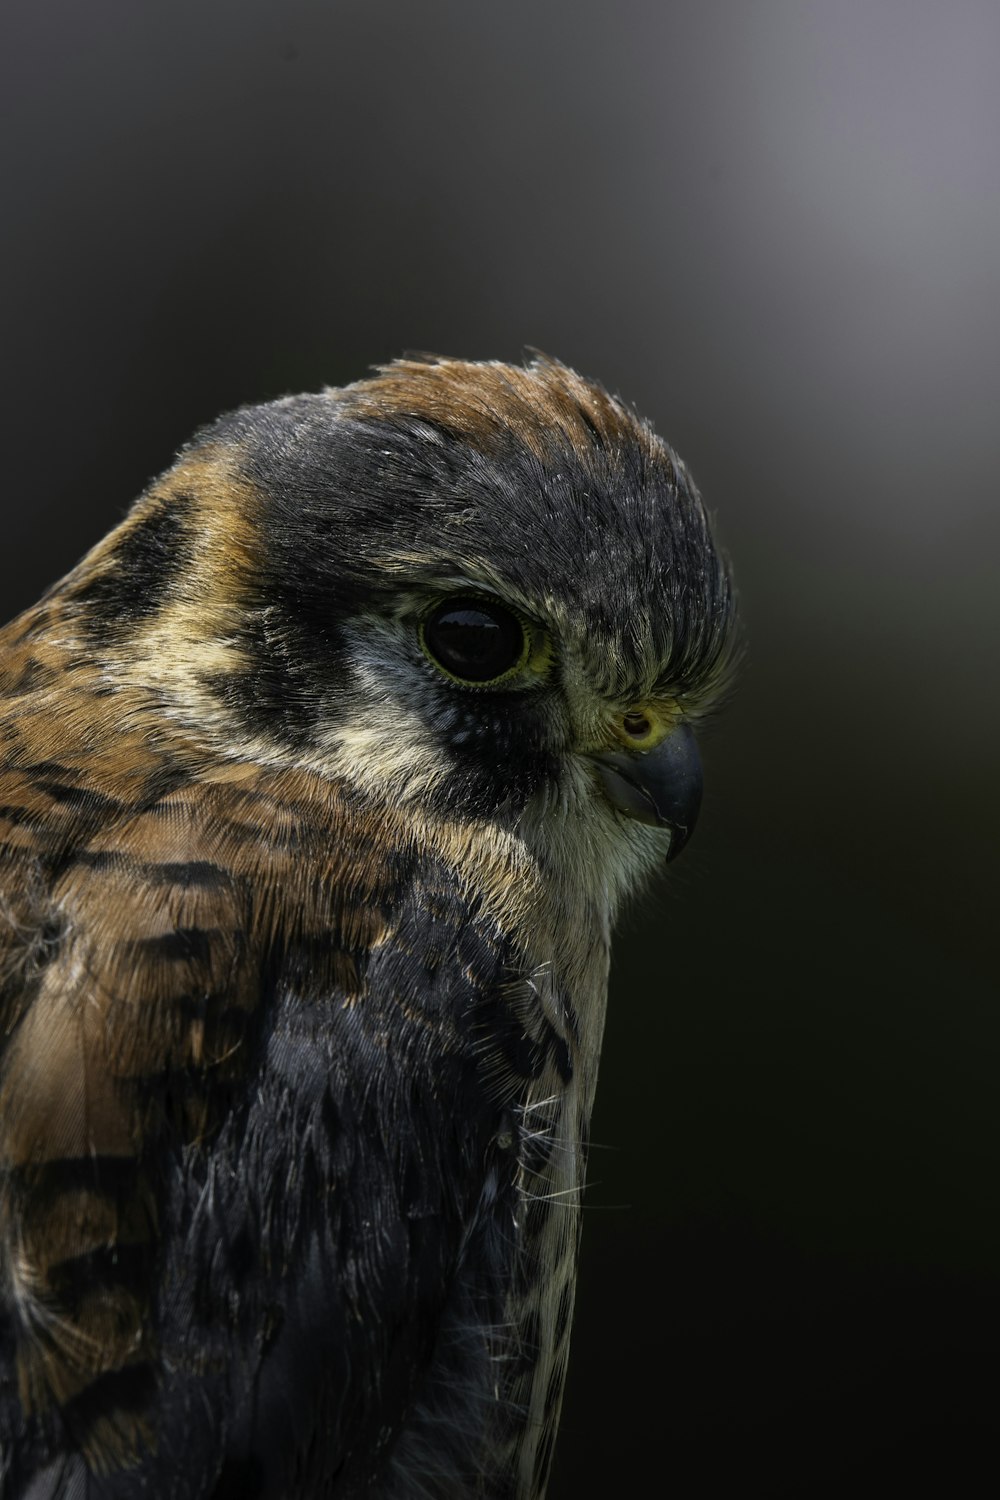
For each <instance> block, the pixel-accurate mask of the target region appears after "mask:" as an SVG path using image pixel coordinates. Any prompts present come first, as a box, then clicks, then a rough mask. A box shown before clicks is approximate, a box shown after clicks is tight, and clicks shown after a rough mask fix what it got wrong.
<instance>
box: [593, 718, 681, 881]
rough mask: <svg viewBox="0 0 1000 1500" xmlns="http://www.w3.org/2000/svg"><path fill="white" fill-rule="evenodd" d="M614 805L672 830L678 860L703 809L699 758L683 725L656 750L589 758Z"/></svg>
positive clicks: (672, 851) (612, 752) (672, 853)
mask: <svg viewBox="0 0 1000 1500" xmlns="http://www.w3.org/2000/svg"><path fill="white" fill-rule="evenodd" d="M589 759H590V760H592V761H593V763H594V765H595V766H596V767H597V772H598V775H599V776H600V778H601V784H602V786H603V787H604V792H605V795H606V796H607V798H608V801H609V802H610V803H611V805H612V806H613V807H616V808H617V809H618V811H619V812H622V813H624V814H625V815H626V817H629V818H636V819H637V820H638V821H639V822H640V823H651V824H653V825H654V826H655V827H657V828H669V829H670V834H671V837H670V853H669V854H668V855H667V859H668V860H670V859H674V858H676V856H677V855H678V854H680V852H681V850H682V849H683V848H684V845H685V844H686V843H687V841H688V839H689V838H690V837H691V834H692V833H693V831H694V825H695V822H696V821H697V818H698V808H699V807H700V806H701V756H700V755H699V754H698V744H697V741H696V740H695V737H694V731H693V730H692V728H691V726H690V725H689V724H681V725H680V726H679V727H678V728H677V729H675V730H674V731H673V733H672V734H668V735H667V737H666V739H665V740H661V741H660V743H659V744H658V745H657V746H656V747H655V748H654V749H652V750H632V751H629V750H601V751H598V752H597V753H596V754H594V755H591V756H589Z"/></svg>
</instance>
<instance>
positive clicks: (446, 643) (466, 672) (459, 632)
mask: <svg viewBox="0 0 1000 1500" xmlns="http://www.w3.org/2000/svg"><path fill="white" fill-rule="evenodd" d="M422 634H423V643H424V649H425V650H426V652H427V654H428V656H430V658H431V660H432V661H434V662H436V663H437V665H438V666H439V667H443V668H444V670H445V671H446V672H448V673H449V674H450V675H451V676H452V677H457V678H458V679H459V681H460V682H477V683H480V682H495V681H496V679H497V678H498V677H504V676H506V674H507V673H508V672H510V671H511V670H512V669H513V668H514V667H516V666H518V665H519V664H520V663H521V662H522V661H523V660H524V656H525V648H526V645H527V641H526V639H525V634H524V627H523V626H522V624H521V622H520V620H519V619H518V618H517V616H516V615H512V614H511V612H510V610H509V609H504V608H503V606H502V605H500V604H494V603H492V601H490V602H487V601H486V600H485V599H446V600H445V601H444V602H443V603H441V604H439V605H438V606H437V608H436V609H435V610H434V611H433V612H432V613H431V614H429V615H428V616H427V618H426V620H425V621H424V624H423V630H422Z"/></svg>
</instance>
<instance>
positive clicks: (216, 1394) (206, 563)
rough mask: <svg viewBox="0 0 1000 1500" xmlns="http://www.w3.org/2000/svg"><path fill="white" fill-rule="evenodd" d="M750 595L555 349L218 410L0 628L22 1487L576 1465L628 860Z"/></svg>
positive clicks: (438, 1490) (14, 1342)
mask: <svg viewBox="0 0 1000 1500" xmlns="http://www.w3.org/2000/svg"><path fill="white" fill-rule="evenodd" d="M735 639H736V626H735V610H734V603H733V590H732V586H731V582H730V577H729V572H728V568H727V565H726V563H725V561H724V559H723V558H722V557H721V555H720V552H719V551H718V549H717V547H716V546H715V544H714V542H713V539H712V536H711V532H710V527H709V523H708V520H707V517H706V513H705V510H704V508H703V505H702V502H701V500H700V499H699V496H698V493H697V491H696V489H695V488H694V486H693V484H692V482H691V480H690V478H689V477H688V475H687V473H686V471H685V469H684V467H683V465H682V464H681V463H680V461H679V460H678V459H677V457H676V456H675V455H674V454H673V452H672V451H671V449H670V448H669V447H667V446H666V445H665V444H664V443H663V442H662V441H661V440H660V439H659V438H658V437H657V436H656V435H655V433H654V432H653V431H652V429H651V428H650V427H649V425H648V424H646V423H645V422H644V421H642V420H640V419H639V418H638V417H637V416H636V415H635V414H634V413H633V412H632V411H631V410H630V409H629V408H628V407H626V406H625V405H623V404H622V403H621V402H620V401H619V400H618V399H616V398H613V397H612V396H610V395H609V394H607V393H606V392H605V390H603V389H602V388H601V387H600V386H599V385H596V384H594V383H591V382H589V381H587V380H584V379H582V378H581V377H580V376H578V375H577V374H575V373H574V372H573V371H572V370H570V369H569V368H567V367H566V366H564V365H562V364H559V363H557V362H556V361H554V360H550V359H548V358H544V357H537V358H534V359H533V360H532V361H531V362H530V363H528V364H527V365H525V366H524V367H520V366H511V365H507V364H502V363H498V362H484V363H470V362H464V361H459V360H449V359H440V360H439V359H432V358H426V359H424V358H414V359H408V360H402V361H397V362H395V363H393V364H391V365H388V366H385V367H383V368H380V370H379V371H378V372H377V373H375V374H374V375H373V376H372V377H370V378H368V379H365V380H362V381H360V382H358V383H356V384H354V385H349V386H347V387H345V388H343V389H337V390H327V391H325V392H323V393H322V394H319V395H304V396H296V397H289V398H286V399H284V400H279V401H276V402H273V403H271V404H268V405H263V406H257V407H248V408H246V409H243V410H240V411H237V412H236V413H235V414H232V415H230V416H226V417H223V418H222V419H221V420H219V421H218V422H216V423H215V424H214V425H213V426H210V427H208V428H207V429H206V430H204V431H203V432H202V433H200V434H199V435H198V436H197V437H196V438H195V440H194V441H193V442H192V443H191V444H190V446H188V447H187V448H186V449H184V450H183V451H182V452H181V454H180V456H179V458H178V459H177V461H176V463H175V464H174V466H173V467H172V468H171V469H170V470H169V471H168V472H167V473H166V474H165V475H164V476H162V477H161V478H160V479H159V480H157V481H156V482H155V483H154V484H153V485H152V486H151V488H150V489H149V490H148V491H147V493H146V494H144V495H143V496H142V497H141V498H140V499H139V501H138V502H137V503H136V505H135V506H134V508H133V509H132V510H131V512H130V513H129V514H128V515H127V517H126V519H125V520H124V521H123V522H122V523H121V524H120V525H119V526H118V527H116V528H115V529H114V530H113V531H112V532H111V533H110V535H109V536H108V537H106V538H105V539H104V540H103V541H102V542H100V543H99V544H98V545H97V546H96V547H95V548H94V550H93V551H92V552H91V553H90V554H89V555H88V556H87V557H85V558H84V560H83V561H82V562H81V563H80V564H79V565H78V566H77V567H76V568H75V569H74V570H73V571H72V572H71V573H70V574H69V575H68V576H67V577H66V578H64V579H63V580H62V581H61V582H60V583H58V584H57V585H55V587H53V588H52V589H50V591H49V592H48V593H47V594H46V595H45V596H44V597H43V598H42V600H41V601H40V602H39V603H38V604H37V605H36V606H34V607H33V608H31V609H29V610H28V611H27V612H26V613H25V614H23V615H21V616H20V617H19V618H18V619H16V620H15V621H14V622H13V623H12V624H10V625H9V626H7V627H6V629H5V630H4V631H3V632H2V633H0V1491H2V1493H3V1495H4V1496H5V1497H12V1500H13V1497H17V1500H20V1497H27V1500H131V1497H139V1496H143V1497H150V1496H155V1497H157V1500H161V1497H166V1500H203V1497H206V1500H207V1497H212V1500H235V1497H240V1500H298V1497H303V1500H304V1497H320V1496H322V1497H331V1500H358V1497H373V1500H375V1497H377V1500H416V1497H428V1500H430V1497H435V1500H449V1497H460V1496H461V1497H468V1496H479V1497H490V1500H540V1497H541V1496H542V1495H543V1494H544V1491H545V1486H546V1482H547V1477H548V1472H549V1467H550V1460H551V1457H552V1449H553V1443H554V1439H555V1433H556V1428H557V1423H558V1417H559V1409H560V1404H561V1400H562V1390H563V1381H564V1375H565V1370H566V1360H567V1349H568V1340H569V1333H570V1324H571V1320H572V1311H573V1297H574V1283H575V1275H576V1260H577V1247H578V1231H579V1219H580V1215H579V1197H580V1192H581V1188H582V1184H583V1176H584V1167H585V1162H586V1156H587V1132H588V1119H589V1116H590V1112H591V1105H592V1101H593V1097H594V1085H595V1078H596V1073H597V1065H598V1054H599V1050H600V1044H601V1033H602V1028H603V1024H604V1011H605V996H606V986H607V974H608V954H609V943H610V938H611V930H612V925H613V922H614V919H615V915H616V913H617V912H618V910H619V908H620V906H621V903H622V901H623V899H624V898H625V897H626V896H628V895H629V893H630V892H632V891H633V890H635V889H636V887H637V886H638V885H640V884H641V883H642V882H643V881H644V880H645V879H646V877H647V876H648V875H650V874H651V873H652V872H653V871H654V870H657V869H658V868H660V867H661V866H662V865H663V863H664V861H665V860H667V859H668V858H670V857H672V856H673V855H674V854H676V853H677V851H678V850H679V849H680V848H681V846H682V845H683V844H684V842H685V840H686V839H687V838H688V836H689V834H690V832H691V829H692V826H693V824H694V820H695V815H696V813H697V810H698V802H699V797H700V786H701V783H700V768H699V760H698V751H697V747H696V740H695V730H696V727H697V725H698V722H699V719H700V718H701V717H702V716H703V715H704V714H705V712H706V711H707V710H708V709H709V708H710V707H711V706H712V704H713V702H714V701H715V700H716V699H717V698H718V696H719V694H720V692H721V690H722V688H723V686H724V684H725V681H726V678H727V675H728V674H729V670H730V667H731V665H732V661H733V657H734V641H735Z"/></svg>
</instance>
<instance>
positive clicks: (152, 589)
mask: <svg viewBox="0 0 1000 1500" xmlns="http://www.w3.org/2000/svg"><path fill="white" fill-rule="evenodd" d="M193 509H194V502H193V500H192V499H191V497H190V496H188V495H172V496H171V497H170V499H169V501H167V502H165V503H164V504H161V505H159V506H157V507H156V508H155V509H152V510H150V512H149V513H148V515H146V516H144V517H143V518H142V519H141V520H139V521H136V522H135V523H134V524H133V525H132V526H131V527H130V528H129V529H128V530H127V531H126V532H125V534H124V535H123V536H122V537H121V539H120V541H119V542H118V545H117V547H116V548H115V553H114V559H113V561H112V562H111V563H110V564H109V566H108V568H107V569H106V570H105V571H104V572H102V573H97V574H95V575H93V576H92V577H90V578H89V579H87V581H86V582H85V583H83V584H81V585H80V587H79V588H78V589H77V590H76V598H77V599H78V600H79V601H80V602H81V603H83V604H84V605H85V606H86V608H87V624H88V628H89V630H90V633H91V634H92V635H93V636H94V637H95V638H96V639H98V640H101V639H109V638H113V637H116V636H118V635H119V634H121V633H122V632H123V631H124V630H126V629H128V627H130V626H132V625H134V624H136V623H137V622H139V621H141V620H148V619H149V618H151V617H152V616H153V615H155V614H156V612H157V610H158V609H159V608H160V607H161V605H162V604H163V603H164V602H165V600H166V599H167V597H168V596H169V594H170V591H171V589H172V587H173V585H174V583H175V581H176V580H177V579H178V578H179V577H181V576H182V575H183V574H184V572H185V571H186V570H187V568H188V567H189V566H190V564H191V560H192V556H193V547H194V528H193V527H192V525H191V515H192V512H193Z"/></svg>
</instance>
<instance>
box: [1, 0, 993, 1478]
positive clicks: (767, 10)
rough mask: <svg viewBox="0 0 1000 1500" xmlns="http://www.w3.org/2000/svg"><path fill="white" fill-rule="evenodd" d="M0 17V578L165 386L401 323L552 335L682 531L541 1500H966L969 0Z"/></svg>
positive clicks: (985, 909) (169, 439) (974, 927)
mask: <svg viewBox="0 0 1000 1500" xmlns="http://www.w3.org/2000/svg"><path fill="white" fill-rule="evenodd" d="M3 28H4V32H5V35H4V37H3V39H2V45H0V56H2V70H3V77H2V79H0V97H2V99H3V111H4V115H5V121H4V126H3V131H2V135H0V150H2V154H3V183H4V219H5V234H4V236H3V249H2V255H3V295H2V315H3V329H2V333H0V338H2V343H3V351H4V358H3V380H4V383H5V390H4V398H3V409H4V412H5V414H6V417H7V433H6V439H5V453H6V467H7V477H6V498H5V509H4V527H3V533H2V535H3V543H2V548H3V553H2V558H0V573H2V577H0V587H2V600H3V606H4V613H5V614H13V613H15V612H16V611H17V610H18V609H19V608H20V607H22V606H23V605H25V604H27V603H28V602H29V601H30V600H32V599H33V598H34V597H35V596H36V594H37V593H38V592H39V590H40V589H41V588H42V587H43V586H44V585H45V584H47V583H48V582H50V581H52V580H53V579H54V578H56V577H57V576H58V575H59V574H60V573H62V572H63V571H65V570H66V569H67V568H68V567H69V566H70V564H71V563H73V562H74V560H75V559H76V558H77V557H78V556H79V555H80V554H81V553H82V552H83V551H85V550H86V549H87V548H88V547H89V546H90V545H91V544H92V543H93V542H94V541H96V539H97V538H98V537H99V536H100V535H101V534H102V533H103V532H104V530H105V529H106V528H107V527H108V526H109V525H110V524H111V523H113V522H114V521H115V520H116V519H117V518H118V517H119V516H120V515H121V514H122V512H123V510H124V509H125V507H126V506H127V504H128V503H129V501H130V500H131V498H132V497H134V496H135V495H136V494H137V493H138V491H139V490H140V489H141V488H142V487H143V485H144V484H145V482H146V481H147V479H148V478H149V477H150V476H151V475H153V474H154V473H156V472H157V471H158V470H160V469H161V468H163V467H164V466H165V465H166V464H167V463H168V462H169V461H170V459H171V456H172V454H173V452H174V450H175V448H176V447H177V445H178V444H179V443H181V442H182V441H183V440H184V439H185V438H186V437H187V436H188V435H189V434H190V433H191V431H192V430H193V429H194V428H195V427H196V426H197V425H198V424H200V423H202V422H204V421H207V420H208V419H210V418H211V417H213V416H214V415H215V414H216V413H217V412H219V411H221V410H223V409H225V408H227V407H231V406H234V405H236V404H238V403H240V402H244V401H249V400H257V399H262V398H265V397H269V396H273V395H278V394H281V393H284V392H286V391H297V390H308V389H316V388H318V387H320V386H321V385H323V384H326V383H329V384H338V383H341V382H343V381H347V380H350V379H353V378H356V377H357V376H359V375H361V374H362V373H363V372H364V371H365V369H366V367H367V366H368V365H370V364H371V363H372V362H375V361H378V360H383V359H386V358H388V357H390V356H392V355H394V354H397V353H399V352H401V351H403V350H406V349H433V350H437V351H440V352H443V353H449V354H461V355H466V356H477V357H488V356H492V357H497V356H498V357H504V358H512V359H516V358H518V357H519V356H520V353H521V351H522V349H523V347H524V346H525V345H535V346H538V347H541V348H543V349H545V350H547V351H549V352H551V353H553V354H557V355H559V356H560V357H561V358H562V359H564V360H566V361H567V362H569V363H572V364H574V365H576V366H577V367H579V368H580V369H581V370H583V371H584V372H586V373H588V374H591V375H595V376H597V377H599V378H600V379H601V380H603V381H604V382H605V383H606V384H607V385H609V386H610V387H611V388H612V389H614V390H617V391H619V392H620V393H621V394H623V395H624V396H626V397H627V398H628V399H629V400H631V401H633V402H634V403H635V404H636V405H637V406H638V407H639V409H640V410H641V411H643V412H644V413H645V414H647V415H649V416H650V417H651V418H652V419H653V421H654V422H655V423H656V425H657V427H658V428H659V430H660V431H661V432H662V433H663V435H664V436H666V437H667V438H668V439H669V440H670V441H671V442H672V443H674V444H675V445H676V446H677V448H678V449H679V450H680V452H681V453H682V454H683V455H684V457H685V458H686V459H687V461H688V463H689V464H690V465H691V467H692V469H693V471H694V473H695V475H696V477H697V479H698V481H699V483H700V485H701V487H702V490H703V492H704V494H705V495H706V498H707V500H708V502H709V504H710V506H711V507H712V508H713V510H714V511H715V513H716V515H717V517H718V523H719V527H720V531H721V534H722V536H723V538H724V540H725V542H726V544H727V546H728V548H729V550H730V552H731V553H732V555H733V557H734V559H735V563H736V567H737V571H738V575H739V580H740V585H741V590H742V595H743V600H744V610H745V617H746V622H747V632H748V637H749V642H750V655H749V659H748V663H747V668H746V671H745V674H744V679H743V686H742V691H741V693H740V695H739V697H738V698H737V700H736V702H735V704H734V706H733V708H732V710H731V711H730V713H729V714H728V716H727V718H726V719H725V720H724V721H722V722H721V723H720V724H719V726H718V728H717V730H716V732H715V734H714V737H712V738H711V739H710V741H709V743H708V746H707V751H706V760H707V767H708V795H707V805H706V808H705V812H704V816H703V826H702V827H701V828H700V830H699V834H698V837H697V838H696V840H695V842H694V844H693V846H692V848H691V849H690V850H689V851H688V852H686V853H685V856H684V858H683V859H682V860H681V861H679V863H678V864H677V865H676V866H675V867H674V868H673V869H672V871H671V875H670V879H669V881H668V882H667V883H665V884H664V886H663V887H662V888H661V889H659V890H658V891H657V892H656V893H655V895H654V896H653V897H651V898H650V899H649V900H648V901H647V902H646V903H645V905H644V906H643V907H642V909H641V910H639V911H637V912H635V913H633V914H632V916H631V918H630V919H629V920H628V921H627V922H626V924H625V930H624V931H623V932H622V933H621V934H620V938H619V942H618V946H617V955H616V958H617V962H616V969H615V984H614V991H613V995H612V1004H611V1010H610V1020H609V1028H608V1035H607V1041H606V1048H605V1060H604V1068H603V1074H602V1091H601V1096H600V1100H599V1106H598V1113H597V1117H596V1120H595V1124H594V1135H595V1139H596V1140H597V1141H598V1142H599V1143H600V1149H598V1150H596V1151H595V1153H594V1158H593V1174H592V1175H593V1177H594V1186H593V1189H592V1192H591V1197H590V1207H589V1209H588V1213H587V1220H586V1228H585V1237H584V1259H583V1274H582V1284H581V1292H580V1300H579V1311H578V1318H577V1326H576V1333H575V1349H574V1354H575V1358H574V1361H573V1364H572V1375H571V1382H570V1389H569V1395H568V1400H567V1408H566V1414H565V1422H564V1427H563V1433H562V1438H561V1441H560V1445H559V1452H558V1457H557V1465H556V1471H557V1472H556V1479H555V1481H554V1484H553V1489H552V1492H551V1493H552V1496H553V1500H565V1497H568V1496H570V1495H604V1494H609V1493H614V1492H617V1491H618V1490H619V1489H623V1490H624V1492H625V1493H629V1491H630V1488H631V1492H633V1493H634V1492H635V1486H636V1485H639V1484H642V1485H643V1486H644V1487H645V1488H644V1491H643V1492H644V1493H645V1492H647V1491H648V1488H649V1487H650V1486H651V1484H652V1483H653V1482H655V1484H656V1488H657V1490H659V1489H660V1488H661V1487H662V1490H663V1492H664V1493H669V1494H673V1495H678V1496H695V1497H696V1496H701V1495H714V1494H722V1493H725V1494H737V1493H738V1494H740V1495H761V1496H789V1497H791V1496H796V1497H797V1496H808V1495H813V1494H825V1493H828V1492H829V1493H831V1494H834V1493H836V1494H846V1493H850V1494H852V1495H868V1494H872V1495H874V1494H879V1495H883V1494H886V1493H904V1492H905V1491H906V1490H908V1489H909V1488H910V1487H912V1486H913V1485H915V1484H917V1483H921V1482H925V1481H926V1480H927V1479H928V1478H929V1477H936V1478H937V1479H938V1481H939V1483H940V1485H941V1486H942V1487H941V1490H940V1492H941V1493H954V1494H970V1493H972V1492H973V1484H972V1480H971V1477H969V1476H972V1475H974V1474H975V1473H976V1471H977V1469H981V1468H982V1465H983V1464H984V1463H986V1464H988V1471H989V1472H992V1473H994V1475H995V1474H996V1469H997V1461H996V1446H997V1437H998V1425H1000V1424H998V1419H997V1410H998V1406H997V1395H998V1392H997V1382H996V1362H997V1352H996V1351H997V1349H998V1347H1000V1317H998V1301H1000V1295H998V1294H1000V1281H998V1266H1000V1213H998V1207H997V1175H998V1174H997V1151H998V1138H1000V1132H998V1125H1000V1118H998V1116H1000V1107H998V1099H997V1089H996V1083H995V1079H996V1073H997V1052H998V1042H1000V1025H998V1016H997V985H996V970H997V961H996V935H995V933H996V911H997V883H996V879H995V876H994V874H993V864H994V858H995V851H996V849H997V839H998V832H1000V829H998V824H1000V816H998V814H1000V798H998V794H997V757H998V748H1000V746H998V741H1000V704H998V694H997V668H998V662H997V652H996V650H995V647H996V643H997V636H998V625H1000V590H998V586H997V585H998V563H997V558H998V551H997V544H998V540H1000V539H998V531H1000V524H998V506H997V473H998V460H1000V433H998V426H1000V423H998V414H1000V400H998V377H1000V337H998V335H1000V88H998V86H997V78H998V75H1000V11H998V10H997V7H996V6H995V5H993V4H992V3H991V0H982V3H975V0H957V3H953V4H950V5H948V6H942V5H940V4H937V3H934V0H881V3H880V0H874V3H872V0H840V3H837V4H830V3H823V0H754V3H740V0H726V3H721V0H685V3H674V0H659V3H654V0H648V3H634V0H619V3H617V4H616V5H614V6H612V5H610V4H607V3H605V0H601V3H598V0H554V3H539V0H506V3H505V4H503V5H499V4H497V5H492V6H486V5H481V4H475V3H469V0H454V3H442V0H431V3H424V4H407V3H404V0H384V3H380V0H367V3H364V0H355V3H348V0H341V3H333V0H327V3H321V0H289V3H283V4H279V3H268V0H158V3H156V0H151V3H147V4H144V5H135V4H132V3H129V0H90V3H88V4H87V5H85V6H81V5H79V4H75V3H72V0H61V3H60V0H51V3H44V0H43V3H39V4H29V3H27V0H21V3H11V4H8V5H6V6H4V7H3ZM654 1476H655V1481H654ZM963 1476H966V1477H965V1478H963ZM966 1479H968V1482H966ZM976 1492H977V1493H981V1492H982V1491H981V1490H980V1489H979V1488H978V1487H977V1488H976Z"/></svg>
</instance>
